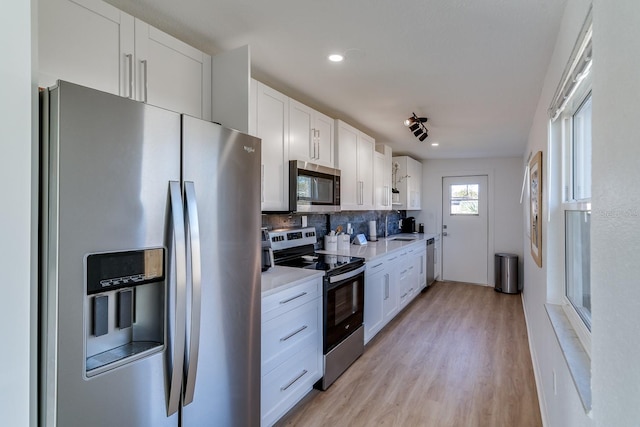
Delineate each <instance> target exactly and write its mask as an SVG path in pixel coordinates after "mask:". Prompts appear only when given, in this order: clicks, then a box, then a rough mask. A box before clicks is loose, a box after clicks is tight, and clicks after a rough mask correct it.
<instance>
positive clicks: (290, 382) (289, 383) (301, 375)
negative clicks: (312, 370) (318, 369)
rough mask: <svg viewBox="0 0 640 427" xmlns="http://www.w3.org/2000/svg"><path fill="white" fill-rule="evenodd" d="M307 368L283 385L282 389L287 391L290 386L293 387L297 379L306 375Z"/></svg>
mask: <svg viewBox="0 0 640 427" xmlns="http://www.w3.org/2000/svg"><path fill="white" fill-rule="evenodd" d="M307 372H309V371H307V370H306V369H303V370H302V373H301V374H300V375H298V376H297V377H295V378H294V379H292V380H291V381H289V382H288V383H287V384H286V385H283V386H282V387H280V391H286V390H287V389H288V388H289V387H291V386H292V385H293V384H295V382H296V381H298V380H299V379H300V378H302V377H304V376H305V375H306V374H307Z"/></svg>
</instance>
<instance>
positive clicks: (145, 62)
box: [140, 59, 149, 103]
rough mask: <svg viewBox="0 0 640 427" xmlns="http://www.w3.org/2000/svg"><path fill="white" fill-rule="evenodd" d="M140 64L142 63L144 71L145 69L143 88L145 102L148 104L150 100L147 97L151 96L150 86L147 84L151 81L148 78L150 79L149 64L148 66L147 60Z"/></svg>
mask: <svg viewBox="0 0 640 427" xmlns="http://www.w3.org/2000/svg"><path fill="white" fill-rule="evenodd" d="M140 62H141V63H142V69H143V77H144V86H143V90H144V92H143V95H144V102H145V103H146V102H147V98H148V97H147V95H148V94H149V88H148V84H147V83H148V81H149V79H148V78H147V77H148V74H147V71H148V70H147V68H148V64H147V60H146V59H143V60H142V61H140Z"/></svg>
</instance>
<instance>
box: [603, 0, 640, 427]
mask: <svg viewBox="0 0 640 427" xmlns="http://www.w3.org/2000/svg"><path fill="white" fill-rule="evenodd" d="M593 22H594V30H593V34H594V35H593V51H594V54H595V55H597V56H595V57H594V61H593V64H594V65H593V79H594V80H593V164H592V166H593V199H592V201H593V203H592V223H591V260H592V269H591V273H592V276H591V290H592V296H593V299H592V301H593V305H592V309H593V310H592V321H593V335H592V347H591V348H592V375H593V376H592V382H591V385H592V389H593V414H594V419H595V421H596V425H598V426H638V425H640V280H639V278H640V262H639V261H640V257H639V256H638V253H639V249H640V205H639V204H638V201H639V200H640V188H639V187H638V182H640V167H639V165H640V120H638V114H639V112H640V54H639V52H640V2H639V1H638V0H616V1H615V2H612V1H610V0H594V18H593Z"/></svg>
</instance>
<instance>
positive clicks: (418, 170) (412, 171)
mask: <svg viewBox="0 0 640 427" xmlns="http://www.w3.org/2000/svg"><path fill="white" fill-rule="evenodd" d="M407 173H408V174H409V179H408V186H409V189H408V194H409V208H410V209H411V210H420V209H422V203H421V199H422V163H420V162H419V161H417V160H414V159H412V158H410V157H409V158H408V161H407Z"/></svg>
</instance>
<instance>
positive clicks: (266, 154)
mask: <svg viewBox="0 0 640 427" xmlns="http://www.w3.org/2000/svg"><path fill="white" fill-rule="evenodd" d="M254 91H255V97H252V98H254V99H255V110H254V111H255V113H253V114H251V115H250V116H251V117H252V118H254V122H255V124H254V125H252V126H251V127H250V131H252V132H254V135H255V136H257V137H258V138H261V139H262V171H261V172H262V211H287V210H288V209H289V98H288V97H287V96H286V95H283V94H282V93H280V92H278V91H276V90H274V89H271V88H270V87H269V86H267V85H264V84H262V83H260V82H258V81H255V80H254V81H252V92H254Z"/></svg>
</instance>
